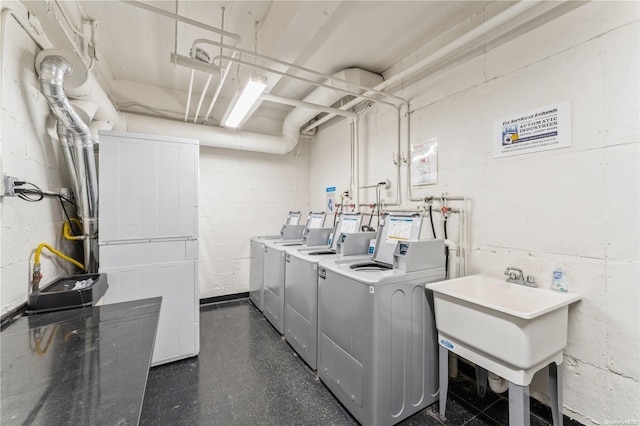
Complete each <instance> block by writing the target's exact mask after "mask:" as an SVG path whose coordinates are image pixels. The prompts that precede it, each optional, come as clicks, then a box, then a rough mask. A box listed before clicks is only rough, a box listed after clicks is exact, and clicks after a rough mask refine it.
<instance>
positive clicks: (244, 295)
mask: <svg viewBox="0 0 640 426" xmlns="http://www.w3.org/2000/svg"><path fill="white" fill-rule="evenodd" d="M247 297H249V292H248V291H245V292H244V293H235V294H224V295H222V296H214V297H205V298H204V299H200V305H208V304H210V303H218V302H227V301H229V300H236V299H246V298H247Z"/></svg>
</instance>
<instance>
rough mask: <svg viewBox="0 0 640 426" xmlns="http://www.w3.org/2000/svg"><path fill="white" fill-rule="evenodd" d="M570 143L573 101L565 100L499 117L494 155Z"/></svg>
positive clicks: (504, 154)
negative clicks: (571, 102)
mask: <svg viewBox="0 0 640 426" xmlns="http://www.w3.org/2000/svg"><path fill="white" fill-rule="evenodd" d="M569 146H571V104H570V103H569V101H564V102H561V103H558V104H555V105H549V106H546V107H542V108H538V109H536V110H533V111H528V112H524V113H520V114H516V115H512V116H509V117H505V118H501V119H499V120H496V121H495V123H494V136H493V157H494V158H500V157H508V156H511V155H520V154H528V153H531V152H539V151H547V150H550V149H558V148H566V147H569Z"/></svg>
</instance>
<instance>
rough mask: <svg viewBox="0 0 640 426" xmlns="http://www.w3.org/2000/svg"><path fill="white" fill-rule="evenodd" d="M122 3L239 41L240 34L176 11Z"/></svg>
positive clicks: (134, 3) (136, 2)
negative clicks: (187, 16) (195, 19)
mask: <svg viewBox="0 0 640 426" xmlns="http://www.w3.org/2000/svg"><path fill="white" fill-rule="evenodd" d="M121 1H122V2H123V3H126V4H128V5H131V6H135V7H139V8H140V9H144V10H147V11H149V12H153V13H157V14H158V15H162V16H166V17H167V18H171V19H175V20H176V21H180V22H184V23H185V24H189V25H192V26H194V27H198V28H202V29H203V30H207V31H211V32H212V33H216V34H220V35H223V36H225V37H229V38H232V39H233V40H236V41H238V42H239V41H240V40H241V39H240V36H239V35H238V34H234V33H230V32H227V31H223V30H221V29H219V28H216V27H212V26H211V25H207V24H203V23H202V22H198V21H194V20H193V19H189V18H186V17H184V16H182V15H178V14H177V13H171V12H168V11H166V10H163V9H159V8H157V7H153V6H150V5H148V4H145V3H142V2H139V1H126V0H121Z"/></svg>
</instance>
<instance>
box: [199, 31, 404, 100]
mask: <svg viewBox="0 0 640 426" xmlns="http://www.w3.org/2000/svg"><path fill="white" fill-rule="evenodd" d="M198 44H210V45H213V46H219V47H221V48H226V49H230V50H233V51H234V52H235V53H237V54H243V55H245V56H249V57H253V58H257V59H264V60H265V61H268V62H273V63H275V64H280V65H284V66H286V67H288V68H291V69H294V70H298V71H302V72H306V73H309V74H312V75H314V76H316V77H320V78H324V79H327V80H328V81H329V82H330V83H332V84H333V85H334V87H344V88H347V87H349V88H357V89H360V90H363V91H368V92H370V93H373V94H374V95H378V96H382V97H385V98H391V99H395V100H397V101H398V102H400V103H402V104H406V103H407V101H406V100H405V99H404V98H402V97H400V96H397V95H392V94H390V93H386V92H383V91H379V90H375V89H372V88H371V87H370V86H369V85H366V84H363V83H357V82H354V81H351V80H349V79H347V78H344V77H336V75H337V74H334V75H329V74H325V73H321V72H318V71H314V70H312V69H309V68H305V67H301V66H299V65H296V64H292V63H290V62H285V61H281V60H279V59H276V58H272V57H270V56H266V55H261V54H259V53H257V52H252V51H250V50H245V49H241V48H239V47H237V45H238V44H237V43H236V46H230V45H228V44H225V43H221V42H217V41H214V40H208V39H197V40H195V41H194V42H193V44H192V49H195V48H196V45H198ZM220 56H222V55H220ZM234 58H235V56H234ZM269 70H270V69H269ZM287 77H290V76H287ZM305 81H306V82H311V81H312V80H309V79H305ZM351 92H353V93H351V94H353V95H354V96H356V95H357V94H358V93H355V91H353V89H351Z"/></svg>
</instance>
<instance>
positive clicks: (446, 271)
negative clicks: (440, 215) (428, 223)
mask: <svg viewBox="0 0 640 426" xmlns="http://www.w3.org/2000/svg"><path fill="white" fill-rule="evenodd" d="M443 228H444V239H445V241H446V240H447V215H444V222H443ZM444 279H445V280H446V279H449V247H447V246H444Z"/></svg>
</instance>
